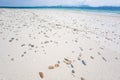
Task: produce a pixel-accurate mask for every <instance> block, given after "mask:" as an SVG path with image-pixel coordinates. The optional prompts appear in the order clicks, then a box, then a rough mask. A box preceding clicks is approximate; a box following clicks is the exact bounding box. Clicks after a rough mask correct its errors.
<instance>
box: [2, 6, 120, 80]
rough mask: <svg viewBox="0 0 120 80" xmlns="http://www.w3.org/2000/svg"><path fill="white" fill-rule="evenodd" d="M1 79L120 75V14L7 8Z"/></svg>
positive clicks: (111, 79)
mask: <svg viewBox="0 0 120 80" xmlns="http://www.w3.org/2000/svg"><path fill="white" fill-rule="evenodd" d="M39 74H40V75H41V76H40V75H39ZM0 80H120V15H117V14H107V13H106V14H104V13H94V12H84V11H72V10H54V9H51V10H50V9H2V8H1V9H0Z"/></svg>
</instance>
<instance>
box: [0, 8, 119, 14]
mask: <svg viewBox="0 0 120 80" xmlns="http://www.w3.org/2000/svg"><path fill="white" fill-rule="evenodd" d="M0 8H10V9H57V10H76V11H87V12H98V13H115V14H120V7H61V6H53V7H46V6H42V7H0Z"/></svg>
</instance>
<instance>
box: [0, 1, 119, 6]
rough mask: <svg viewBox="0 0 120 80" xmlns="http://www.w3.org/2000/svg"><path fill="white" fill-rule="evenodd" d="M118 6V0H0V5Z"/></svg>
mask: <svg viewBox="0 0 120 80" xmlns="http://www.w3.org/2000/svg"><path fill="white" fill-rule="evenodd" d="M56 5H64V6H79V5H90V6H120V0H0V6H56Z"/></svg>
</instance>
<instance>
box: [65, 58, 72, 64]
mask: <svg viewBox="0 0 120 80" xmlns="http://www.w3.org/2000/svg"><path fill="white" fill-rule="evenodd" d="M63 62H64V63H66V64H67V65H69V64H71V63H72V61H71V60H69V59H67V58H64V61H63Z"/></svg>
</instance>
